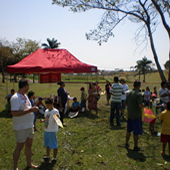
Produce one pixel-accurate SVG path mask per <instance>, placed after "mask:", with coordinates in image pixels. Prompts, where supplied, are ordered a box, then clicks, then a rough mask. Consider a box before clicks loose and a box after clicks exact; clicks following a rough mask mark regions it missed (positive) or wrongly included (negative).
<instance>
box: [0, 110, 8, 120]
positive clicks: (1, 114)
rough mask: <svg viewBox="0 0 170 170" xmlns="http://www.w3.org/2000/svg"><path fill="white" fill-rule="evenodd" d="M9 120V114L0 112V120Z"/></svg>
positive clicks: (4, 111)
mask: <svg viewBox="0 0 170 170" xmlns="http://www.w3.org/2000/svg"><path fill="white" fill-rule="evenodd" d="M1 117H3V118H11V116H9V113H8V112H7V110H3V111H1V112H0V118H1Z"/></svg>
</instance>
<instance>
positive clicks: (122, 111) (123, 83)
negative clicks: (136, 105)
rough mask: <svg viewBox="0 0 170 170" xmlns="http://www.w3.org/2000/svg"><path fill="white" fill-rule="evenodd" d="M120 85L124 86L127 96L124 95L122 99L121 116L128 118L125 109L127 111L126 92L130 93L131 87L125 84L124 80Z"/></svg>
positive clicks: (121, 80)
mask: <svg viewBox="0 0 170 170" xmlns="http://www.w3.org/2000/svg"><path fill="white" fill-rule="evenodd" d="M120 83H121V84H122V86H123V90H124V92H125V94H122V98H121V100H122V101H121V116H122V118H124V119H125V118H126V117H125V115H124V113H125V109H126V92H128V90H129V86H128V85H127V84H125V83H126V82H125V80H124V79H120Z"/></svg>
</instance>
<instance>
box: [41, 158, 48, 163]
mask: <svg viewBox="0 0 170 170" xmlns="http://www.w3.org/2000/svg"><path fill="white" fill-rule="evenodd" d="M49 159H50V158H49V157H43V158H42V159H41V161H42V162H44V163H49Z"/></svg>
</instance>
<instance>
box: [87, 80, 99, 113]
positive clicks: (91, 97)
mask: <svg viewBox="0 0 170 170" xmlns="http://www.w3.org/2000/svg"><path fill="white" fill-rule="evenodd" d="M97 95H98V93H97V87H96V84H95V83H89V89H88V97H87V100H88V109H89V112H90V114H91V111H92V110H95V112H96V115H98V109H97Z"/></svg>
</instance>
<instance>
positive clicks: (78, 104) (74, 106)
mask: <svg viewBox="0 0 170 170" xmlns="http://www.w3.org/2000/svg"><path fill="white" fill-rule="evenodd" d="M77 106H80V103H79V102H73V103H72V108H74V109H75V108H76V107H77Z"/></svg>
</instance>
